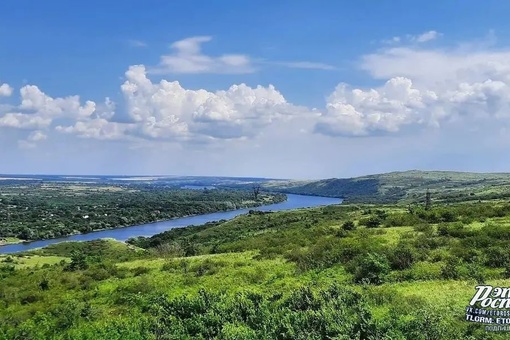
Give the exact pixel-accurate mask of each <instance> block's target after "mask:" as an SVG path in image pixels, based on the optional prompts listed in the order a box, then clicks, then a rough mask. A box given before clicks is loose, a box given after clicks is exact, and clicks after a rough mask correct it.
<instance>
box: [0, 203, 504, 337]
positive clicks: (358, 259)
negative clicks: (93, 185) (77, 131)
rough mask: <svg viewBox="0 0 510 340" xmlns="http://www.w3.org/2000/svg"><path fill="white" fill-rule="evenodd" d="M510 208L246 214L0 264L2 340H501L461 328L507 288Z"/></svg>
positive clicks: (353, 207)
mask: <svg viewBox="0 0 510 340" xmlns="http://www.w3.org/2000/svg"><path fill="white" fill-rule="evenodd" d="M509 246H510V203H508V202H505V201H503V200H498V201H493V202H478V201H470V202H464V203H449V204H447V203H443V202H434V203H433V204H432V205H431V206H430V207H429V208H425V206H424V205H423V204H421V205H420V204H415V205H402V204H391V205H366V204H349V205H337V206H327V207H321V208H313V209H298V210H293V211H285V212H266V213H263V212H254V211H252V212H251V213H248V214H245V215H242V216H239V217H237V218H235V219H233V220H230V221H221V222H214V223H208V224H206V225H203V226H196V227H190V228H180V229H173V230H170V231H167V232H165V233H162V234H158V235H154V236H153V237H150V238H137V239H132V240H130V241H129V242H128V243H127V244H125V243H119V242H115V241H113V240H97V241H91V242H84V243H74V242H69V243H60V244H55V245H51V246H48V247H46V248H43V249H38V250H33V251H31V252H28V253H24V254H14V255H10V256H2V258H1V259H0V261H1V262H0V263H1V271H0V275H1V282H2V284H1V285H0V306H1V307H0V323H1V326H0V338H5V339H41V338H45V339H46V338H50V339H51V338H55V339H211V338H217V339H409V338H415V339H505V338H507V337H506V334H505V333H504V332H486V331H485V326H484V325H483V324H480V323H473V322H468V321H466V320H465V318H466V317H465V308H466V306H467V305H468V304H469V301H470V299H471V298H472V297H473V294H474V293H475V287H476V285H478V284H480V283H486V284H490V285H493V286H502V287H507V286H510V279H509V278H510V252H509V251H508V249H509Z"/></svg>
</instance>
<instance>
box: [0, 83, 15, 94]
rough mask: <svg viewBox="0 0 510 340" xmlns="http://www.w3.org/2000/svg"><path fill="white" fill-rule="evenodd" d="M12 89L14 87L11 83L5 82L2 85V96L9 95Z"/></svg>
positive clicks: (0, 88) (0, 86)
mask: <svg viewBox="0 0 510 340" xmlns="http://www.w3.org/2000/svg"><path fill="white" fill-rule="evenodd" d="M12 91H13V90H12V87H10V86H9V84H6V83H4V84H1V85H0V97H9V96H10V95H11V94H12Z"/></svg>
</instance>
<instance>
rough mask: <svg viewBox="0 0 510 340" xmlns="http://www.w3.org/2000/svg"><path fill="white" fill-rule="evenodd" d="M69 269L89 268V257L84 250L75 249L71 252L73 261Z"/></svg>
mask: <svg viewBox="0 0 510 340" xmlns="http://www.w3.org/2000/svg"><path fill="white" fill-rule="evenodd" d="M68 268H69V270H71V271H74V270H80V269H87V268H88V264H87V257H86V256H85V254H84V253H83V252H82V251H79V250H73V251H72V253H71V263H70V264H69V267H68Z"/></svg>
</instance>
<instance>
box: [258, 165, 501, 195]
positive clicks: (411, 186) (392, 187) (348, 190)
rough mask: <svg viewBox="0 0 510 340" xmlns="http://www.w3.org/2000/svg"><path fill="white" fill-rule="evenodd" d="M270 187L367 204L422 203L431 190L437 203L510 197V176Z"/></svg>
mask: <svg viewBox="0 0 510 340" xmlns="http://www.w3.org/2000/svg"><path fill="white" fill-rule="evenodd" d="M266 187H268V188H271V189H273V190H282V191H284V192H288V193H298V194H312V195H323V196H334V197H343V198H345V199H347V201H349V202H364V203H390V202H416V201H420V200H421V201H422V200H423V197H424V195H425V192H426V191H427V190H430V191H431V192H432V194H433V195H434V197H435V198H436V200H443V201H465V200H479V199H481V200H487V199H494V198H508V197H510V174H506V173H501V174H498V173H468V172H452V171H417V170H412V171H405V172H391V173H385V174H378V175H370V176H363V177H356V178H347V179H337V178H333V179H326V180H320V181H308V182H303V181H274V182H271V183H269V184H267V185H266Z"/></svg>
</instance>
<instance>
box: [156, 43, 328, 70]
mask: <svg viewBox="0 0 510 340" xmlns="http://www.w3.org/2000/svg"><path fill="white" fill-rule="evenodd" d="M211 40H212V37H210V36H196V37H190V38H186V39H183V40H179V41H176V42H174V43H173V44H172V45H171V46H170V47H171V49H172V53H171V54H168V55H163V56H161V58H160V63H159V65H158V66H157V67H150V68H149V73H154V74H201V73H215V74H245V73H253V72H255V71H256V70H257V68H258V67H260V66H263V65H276V66H282V67H289V68H297V69H311V70H327V71H330V70H335V69H336V67H334V66H332V65H329V64H325V63H320V62H313V61H267V60H266V61H265V60H263V59H261V58H252V57H250V56H248V55H246V54H222V55H219V56H211V55H207V54H205V53H204V52H203V51H202V45H203V44H204V43H207V42H210V41H211Z"/></svg>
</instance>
